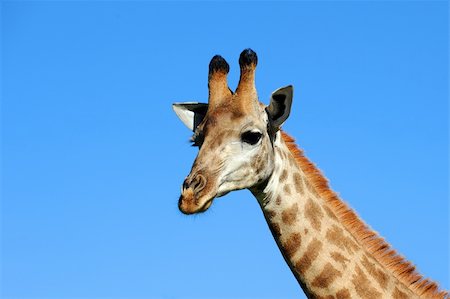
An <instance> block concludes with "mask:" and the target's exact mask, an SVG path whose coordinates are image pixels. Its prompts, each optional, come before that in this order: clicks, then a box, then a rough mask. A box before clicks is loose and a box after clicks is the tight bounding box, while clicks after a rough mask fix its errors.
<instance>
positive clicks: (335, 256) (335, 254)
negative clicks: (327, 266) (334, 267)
mask: <svg viewBox="0 0 450 299" xmlns="http://www.w3.org/2000/svg"><path fill="white" fill-rule="evenodd" d="M330 256H331V258H332V259H333V260H334V261H336V262H338V263H340V264H341V265H342V267H343V268H344V269H345V268H347V263H348V262H350V260H349V259H348V258H346V257H345V256H343V255H342V254H340V253H339V252H337V251H333V252H332V253H331V254H330Z"/></svg>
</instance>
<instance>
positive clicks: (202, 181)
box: [193, 174, 206, 193]
mask: <svg viewBox="0 0 450 299" xmlns="http://www.w3.org/2000/svg"><path fill="white" fill-rule="evenodd" d="M205 186H206V178H205V177H204V176H203V175H201V174H199V175H197V176H196V178H195V181H194V186H193V189H194V191H195V193H197V192H199V191H201V190H203V188H205Z"/></svg>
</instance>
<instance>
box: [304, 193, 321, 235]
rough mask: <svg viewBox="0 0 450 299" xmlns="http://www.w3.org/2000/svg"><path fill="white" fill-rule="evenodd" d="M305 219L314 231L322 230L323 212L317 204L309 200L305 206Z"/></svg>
mask: <svg viewBox="0 0 450 299" xmlns="http://www.w3.org/2000/svg"><path fill="white" fill-rule="evenodd" d="M305 217H306V219H308V221H309V222H310V223H311V226H312V227H313V228H314V229H315V230H317V231H320V229H321V228H322V218H323V212H322V210H321V208H320V206H319V204H317V203H315V202H314V201H313V200H312V199H311V198H309V199H308V202H307V203H306V205H305Z"/></svg>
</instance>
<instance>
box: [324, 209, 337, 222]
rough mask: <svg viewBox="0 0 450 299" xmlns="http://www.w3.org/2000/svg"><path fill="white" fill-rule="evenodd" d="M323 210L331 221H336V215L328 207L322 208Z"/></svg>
mask: <svg viewBox="0 0 450 299" xmlns="http://www.w3.org/2000/svg"><path fill="white" fill-rule="evenodd" d="M323 209H324V210H325V213H327V215H328V217H330V218H331V219H333V220H338V219H337V217H336V214H335V213H334V212H333V211H332V210H331V209H330V208H329V207H328V206H326V205H325V206H323Z"/></svg>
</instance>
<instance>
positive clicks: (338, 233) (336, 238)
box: [325, 225, 358, 253]
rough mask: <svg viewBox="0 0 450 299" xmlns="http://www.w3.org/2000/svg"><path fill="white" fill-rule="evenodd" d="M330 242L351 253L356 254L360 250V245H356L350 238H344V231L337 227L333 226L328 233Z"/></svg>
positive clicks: (327, 236)
mask: <svg viewBox="0 0 450 299" xmlns="http://www.w3.org/2000/svg"><path fill="white" fill-rule="evenodd" d="M325 237H326V238H327V240H328V241H330V243H331V244H333V245H335V246H337V247H339V248H341V249H345V250H347V251H348V252H349V253H354V252H355V251H356V250H357V249H358V244H356V243H355V242H354V241H353V240H352V239H351V238H350V237H346V236H344V231H343V230H342V228H340V227H338V226H337V225H333V226H332V227H331V228H330V229H329V230H328V231H327V233H326V236H325Z"/></svg>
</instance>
